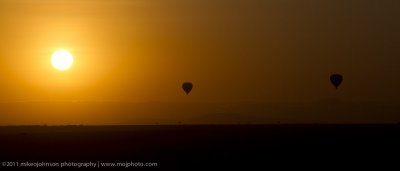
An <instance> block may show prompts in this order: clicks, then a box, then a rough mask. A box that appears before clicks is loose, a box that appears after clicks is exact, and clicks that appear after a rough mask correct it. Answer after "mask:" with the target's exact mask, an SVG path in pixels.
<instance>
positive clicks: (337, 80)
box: [330, 74, 343, 89]
mask: <svg viewBox="0 0 400 171" xmlns="http://www.w3.org/2000/svg"><path fill="white" fill-rule="evenodd" d="M330 80H331V83H332V84H333V86H335V88H336V89H338V87H339V86H340V84H341V83H342V81H343V76H342V75H340V74H332V75H331V77H330Z"/></svg>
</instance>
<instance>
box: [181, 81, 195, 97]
mask: <svg viewBox="0 0 400 171" xmlns="http://www.w3.org/2000/svg"><path fill="white" fill-rule="evenodd" d="M192 88H193V84H192V83H191V82H184V83H183V84H182V89H183V90H184V91H185V93H186V94H189V93H190V91H192Z"/></svg>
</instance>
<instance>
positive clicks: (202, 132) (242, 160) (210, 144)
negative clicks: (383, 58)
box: [0, 124, 400, 170]
mask: <svg viewBox="0 0 400 171" xmlns="http://www.w3.org/2000/svg"><path fill="white" fill-rule="evenodd" d="M399 135H400V125H396V124H392V125H390V124H387V125H379V124H377V125H318V124H302V125H301V124H299V125H295V124H293V125H141V126H79V125H76V126H8V127H7V126H4V127H1V128H0V138H1V141H0V146H1V147H2V148H1V149H0V154H1V156H0V159H1V160H2V161H19V162H25V161H31V162H32V161H46V162H63V161H70V162H89V161H92V162H97V161H102V162H117V161H119V162H125V161H134V162H142V163H146V162H156V163H157V167H153V169H154V168H157V169H173V170H178V169H184V170H190V169H196V168H197V169H198V168H207V169H215V168H225V169H227V168H247V169H248V168H256V167H257V168H264V169H266V168H270V167H274V166H275V167H276V166H279V167H282V168H285V167H291V166H293V165H298V168H313V167H317V166H319V165H325V167H330V168H332V167H344V166H347V165H352V166H358V165H362V166H364V167H365V166H369V165H377V164H380V163H381V162H383V161H384V163H386V164H388V165H395V164H396V163H397V162H398V160H397V159H398V158H397V157H396V155H397V154H398V152H400V147H399V144H400V137H399ZM389 151H390V152H389ZM369 162H372V163H369ZM296 167H297V166H296ZM138 168H140V167H138ZM143 168H144V167H143ZM135 169H136V168H135ZM147 169H148V168H147Z"/></svg>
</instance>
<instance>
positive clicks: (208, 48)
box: [0, 0, 400, 104]
mask: <svg viewBox="0 0 400 171" xmlns="http://www.w3.org/2000/svg"><path fill="white" fill-rule="evenodd" d="M399 7H400V2H399V1H393V0H382V1H373V0H350V1H336V0H305V1H296V0H283V1H277V0H270V1H269V0H268V1H259V0H248V1H239V0H218V1H203V0H151V1H148V0H113V1H109V0H0V86H1V90H0V92H1V93H0V101H2V102H18V101H53V100H57V101H59V100H61V101H71V100H72V101H131V102H147V101H156V102H219V103H229V102H239V103H240V102H256V103H264V102H266V103H268V102H315V101H320V100H324V99H338V100H343V101H352V102H361V101H368V102H369V101H381V102H382V101H383V102H387V103H389V102H390V103H391V104H397V103H398V102H399V99H398V94H400V92H399V89H398V87H400V80H399V78H400V77H399V73H400V61H399V55H400V53H399V49H400V48H399V46H400V42H399V40H400V33H399V30H400V24H399V22H398V21H399V19H400V9H399ZM58 49H68V50H70V51H71V52H72V54H73V55H74V58H75V63H74V65H73V67H72V68H71V69H70V70H68V71H65V72H60V71H57V70H55V69H54V68H52V66H51V64H50V56H51V54H52V53H53V52H54V51H55V50H58ZM336 72H339V73H342V74H343V75H344V78H345V80H344V82H343V84H342V86H341V87H340V89H339V91H335V89H334V88H333V86H332V85H330V83H329V75H330V74H331V73H336ZM184 81H192V82H193V83H194V89H193V92H192V93H191V94H190V96H186V95H185V94H184V92H183V91H182V90H181V87H180V86H181V83H182V82H184Z"/></svg>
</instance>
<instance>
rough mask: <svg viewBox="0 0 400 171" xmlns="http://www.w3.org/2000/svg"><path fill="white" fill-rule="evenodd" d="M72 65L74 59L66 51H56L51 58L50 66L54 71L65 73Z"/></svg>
mask: <svg viewBox="0 0 400 171" xmlns="http://www.w3.org/2000/svg"><path fill="white" fill-rule="evenodd" d="M73 63H74V58H73V57H72V54H71V53H70V52H68V51H67V50H57V51H55V52H54V53H53V55H52V56H51V64H52V65H53V67H54V68H55V69H57V70H60V71H65V70H67V69H69V68H71V66H72V64H73Z"/></svg>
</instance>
